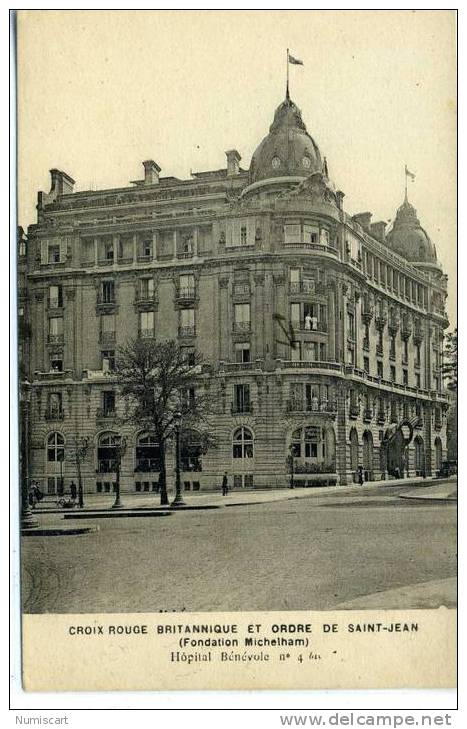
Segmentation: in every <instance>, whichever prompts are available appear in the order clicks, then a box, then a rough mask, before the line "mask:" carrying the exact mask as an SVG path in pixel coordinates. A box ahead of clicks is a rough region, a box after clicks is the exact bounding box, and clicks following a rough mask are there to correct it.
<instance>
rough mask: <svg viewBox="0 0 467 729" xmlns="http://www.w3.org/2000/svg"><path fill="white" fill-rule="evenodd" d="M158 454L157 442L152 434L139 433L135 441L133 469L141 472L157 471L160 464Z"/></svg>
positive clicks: (159, 452)
mask: <svg viewBox="0 0 467 729" xmlns="http://www.w3.org/2000/svg"><path fill="white" fill-rule="evenodd" d="M160 454H161V451H160V448H159V443H158V442H157V439H156V437H155V436H154V435H148V434H142V435H140V436H139V437H138V440H137V442H136V468H135V471H140V472H143V473H148V472H149V471H159V469H160V465H161V461H160Z"/></svg>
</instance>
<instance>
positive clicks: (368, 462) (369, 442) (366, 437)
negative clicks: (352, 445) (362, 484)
mask: <svg viewBox="0 0 467 729" xmlns="http://www.w3.org/2000/svg"><path fill="white" fill-rule="evenodd" d="M362 443H363V477H364V479H365V481H372V480H373V435H372V433H371V432H370V431H369V430H365V432H364V433H363V438H362Z"/></svg>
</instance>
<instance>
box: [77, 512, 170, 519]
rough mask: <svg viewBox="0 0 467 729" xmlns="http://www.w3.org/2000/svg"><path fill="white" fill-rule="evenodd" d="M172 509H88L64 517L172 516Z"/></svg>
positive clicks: (119, 517)
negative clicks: (101, 510)
mask: <svg viewBox="0 0 467 729" xmlns="http://www.w3.org/2000/svg"><path fill="white" fill-rule="evenodd" d="M172 513H173V512H172V511H103V512H97V511H89V512H87V513H85V514H64V515H63V518H64V519H122V518H123V517H140V516H144V517H152V516H172Z"/></svg>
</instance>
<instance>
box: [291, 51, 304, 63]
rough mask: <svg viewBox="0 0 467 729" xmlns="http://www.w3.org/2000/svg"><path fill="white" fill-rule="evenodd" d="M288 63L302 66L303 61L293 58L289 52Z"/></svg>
mask: <svg viewBox="0 0 467 729" xmlns="http://www.w3.org/2000/svg"><path fill="white" fill-rule="evenodd" d="M289 63H292V64H293V65H294V66H303V61H301V60H300V59H299V58H294V57H293V56H291V55H290V53H289Z"/></svg>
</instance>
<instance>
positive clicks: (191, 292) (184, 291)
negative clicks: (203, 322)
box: [176, 286, 196, 302]
mask: <svg viewBox="0 0 467 729" xmlns="http://www.w3.org/2000/svg"><path fill="white" fill-rule="evenodd" d="M176 298H177V301H180V302H187V301H194V300H195V299H196V289H195V287H194V286H180V287H179V288H178V290H177V296H176Z"/></svg>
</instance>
